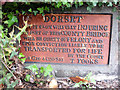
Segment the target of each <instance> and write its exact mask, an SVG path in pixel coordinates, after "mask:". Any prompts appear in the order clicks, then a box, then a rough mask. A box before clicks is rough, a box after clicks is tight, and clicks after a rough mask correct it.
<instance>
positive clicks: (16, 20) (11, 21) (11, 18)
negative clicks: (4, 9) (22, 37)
mask: <svg viewBox="0 0 120 90" xmlns="http://www.w3.org/2000/svg"><path fill="white" fill-rule="evenodd" d="M7 16H8V18H9V20H6V21H5V22H4V23H5V24H8V27H11V26H12V25H13V24H14V23H15V22H18V19H17V17H16V16H14V15H13V14H8V15H7Z"/></svg>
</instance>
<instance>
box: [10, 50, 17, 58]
mask: <svg viewBox="0 0 120 90" xmlns="http://www.w3.org/2000/svg"><path fill="white" fill-rule="evenodd" d="M17 54H18V52H15V51H13V52H12V53H11V55H10V58H12V57H13V56H15V55H17Z"/></svg>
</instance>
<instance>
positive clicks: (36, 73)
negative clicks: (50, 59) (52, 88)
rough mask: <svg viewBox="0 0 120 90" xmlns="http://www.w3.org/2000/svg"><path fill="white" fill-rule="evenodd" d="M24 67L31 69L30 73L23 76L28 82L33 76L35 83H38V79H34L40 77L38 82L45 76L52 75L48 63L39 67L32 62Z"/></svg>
mask: <svg viewBox="0 0 120 90" xmlns="http://www.w3.org/2000/svg"><path fill="white" fill-rule="evenodd" d="M26 68H27V69H30V70H31V71H32V72H31V74H27V75H26V77H25V81H27V82H29V81H30V78H32V77H33V78H34V82H35V83H39V82H38V81H35V80H37V79H38V78H40V82H41V81H42V80H43V79H44V78H45V77H47V76H49V77H50V78H51V77H52V76H53V75H52V74H51V72H52V71H53V68H52V67H51V65H48V66H47V67H41V68H40V69H39V68H38V67H37V65H36V64H33V65H30V66H28V67H26Z"/></svg>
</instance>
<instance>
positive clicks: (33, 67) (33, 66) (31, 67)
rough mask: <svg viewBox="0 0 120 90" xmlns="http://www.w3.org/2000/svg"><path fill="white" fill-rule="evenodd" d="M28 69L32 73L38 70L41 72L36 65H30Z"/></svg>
mask: <svg viewBox="0 0 120 90" xmlns="http://www.w3.org/2000/svg"><path fill="white" fill-rule="evenodd" d="M26 68H28V69H30V70H32V72H36V71H37V70H39V69H38V67H37V65H36V64H33V65H30V66H28V67H26Z"/></svg>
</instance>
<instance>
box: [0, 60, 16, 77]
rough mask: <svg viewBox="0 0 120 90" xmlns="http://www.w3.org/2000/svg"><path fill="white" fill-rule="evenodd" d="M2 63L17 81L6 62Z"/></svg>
mask: <svg viewBox="0 0 120 90" xmlns="http://www.w3.org/2000/svg"><path fill="white" fill-rule="evenodd" d="M1 62H2V63H3V65H4V66H5V67H6V69H7V70H8V71H9V72H10V73H11V74H12V75H13V77H14V78H15V79H17V78H16V76H15V75H14V74H13V73H12V71H11V70H10V69H9V68H8V67H7V65H6V64H5V62H4V61H3V60H2V59H1Z"/></svg>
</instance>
